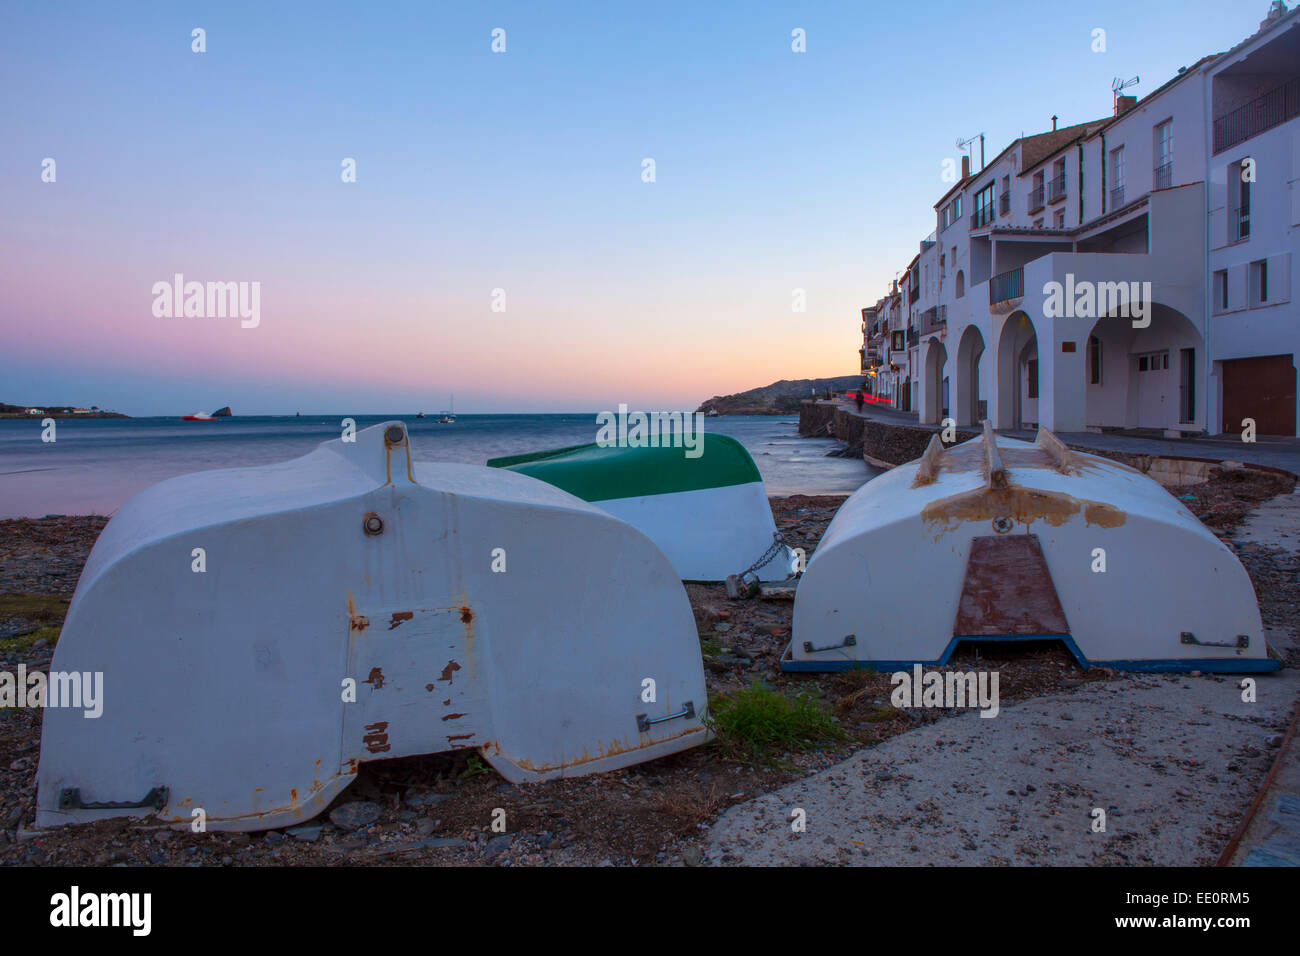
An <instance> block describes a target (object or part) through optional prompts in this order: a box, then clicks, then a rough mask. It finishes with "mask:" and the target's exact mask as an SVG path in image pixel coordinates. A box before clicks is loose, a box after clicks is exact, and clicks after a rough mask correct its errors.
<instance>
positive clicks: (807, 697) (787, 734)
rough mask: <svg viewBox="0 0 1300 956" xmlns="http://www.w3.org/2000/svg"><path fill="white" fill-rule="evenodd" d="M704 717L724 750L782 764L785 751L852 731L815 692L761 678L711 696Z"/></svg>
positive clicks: (745, 757) (758, 760)
mask: <svg viewBox="0 0 1300 956" xmlns="http://www.w3.org/2000/svg"><path fill="white" fill-rule="evenodd" d="M705 721H706V723H707V724H708V726H709V729H710V730H712V731H713V733H714V735H715V737H716V738H717V741H718V743H719V745H720V746H722V747H723V748H724V749H725V750H728V751H730V752H731V753H732V754H733V755H735V756H738V757H742V758H744V759H747V760H749V761H752V762H754V763H758V764H765V765H768V766H779V765H780V763H779V760H778V759H777V757H778V754H779V753H780V752H788V751H791V750H808V749H810V748H812V747H815V746H817V745H819V744H822V743H830V742H833V741H838V740H843V739H844V738H845V737H846V736H847V735H846V734H845V732H844V729H843V728H842V727H840V725H839V723H838V722H836V720H835V718H834V717H832V716H831V715H830V714H828V713H827V712H826V711H825V709H823V707H822V705H821V703H820V702H819V701H818V700H817V699H816V698H815V697H813V696H812V695H811V694H808V693H807V692H799V693H796V694H782V693H780V692H778V691H776V690H774V689H772V688H771V687H768V686H767V685H766V684H762V683H756V684H751V685H750V686H749V687H746V688H744V689H742V690H737V691H732V692H731V693H729V694H721V695H718V696H717V697H715V698H711V699H710V701H709V713H708V716H707V717H706V718H705Z"/></svg>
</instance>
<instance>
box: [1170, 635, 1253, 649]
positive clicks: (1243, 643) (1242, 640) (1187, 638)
mask: <svg viewBox="0 0 1300 956" xmlns="http://www.w3.org/2000/svg"><path fill="white" fill-rule="evenodd" d="M1178 641H1179V643H1181V644H1195V645H1197V646H1198V647H1235V648H1237V649H1238V650H1243V651H1244V650H1245V649H1246V648H1248V647H1250V638H1249V637H1247V636H1246V635H1245V634H1238V635H1237V639H1236V640H1235V641H1199V640H1197V639H1196V635H1195V634H1193V633H1192V632H1191V631H1183V632H1182V633H1181V634H1179V635H1178Z"/></svg>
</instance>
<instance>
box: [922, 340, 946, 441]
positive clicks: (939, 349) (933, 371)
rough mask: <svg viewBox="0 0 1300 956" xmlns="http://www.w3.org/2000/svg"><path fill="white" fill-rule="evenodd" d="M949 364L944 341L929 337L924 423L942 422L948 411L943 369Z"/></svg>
mask: <svg viewBox="0 0 1300 956" xmlns="http://www.w3.org/2000/svg"><path fill="white" fill-rule="evenodd" d="M947 364H948V350H947V349H946V348H944V345H943V343H942V342H941V341H939V339H938V338H937V337H936V338H929V339H927V340H926V349H925V374H924V375H923V376H922V383H923V384H922V387H923V391H922V393H921V409H920V411H921V423H922V424H925V425H937V424H941V423H942V421H943V418H944V416H945V415H947V413H948V410H947V409H946V408H944V407H943V398H944V396H943V370H944V367H945V366H946V365H947Z"/></svg>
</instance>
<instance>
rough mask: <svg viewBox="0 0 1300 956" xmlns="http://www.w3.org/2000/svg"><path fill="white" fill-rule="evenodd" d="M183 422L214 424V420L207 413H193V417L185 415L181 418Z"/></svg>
mask: <svg viewBox="0 0 1300 956" xmlns="http://www.w3.org/2000/svg"><path fill="white" fill-rule="evenodd" d="M181 421H183V422H215V421H216V418H214V417H213V416H211V415H209V414H208V413H207V412H195V413H194V414H193V415H185V416H183V417H182V418H181Z"/></svg>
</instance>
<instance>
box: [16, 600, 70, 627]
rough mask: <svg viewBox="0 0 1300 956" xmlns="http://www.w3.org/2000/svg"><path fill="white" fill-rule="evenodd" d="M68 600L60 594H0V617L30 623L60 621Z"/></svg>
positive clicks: (66, 609) (64, 613) (65, 612)
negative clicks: (23, 618)
mask: <svg viewBox="0 0 1300 956" xmlns="http://www.w3.org/2000/svg"><path fill="white" fill-rule="evenodd" d="M69 600H70V599H69V598H67V597H65V596H64V595H62V594H0V617H25V618H27V619H28V620H31V621H62V620H63V618H64V615H66V614H67V613H68V602H69Z"/></svg>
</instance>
